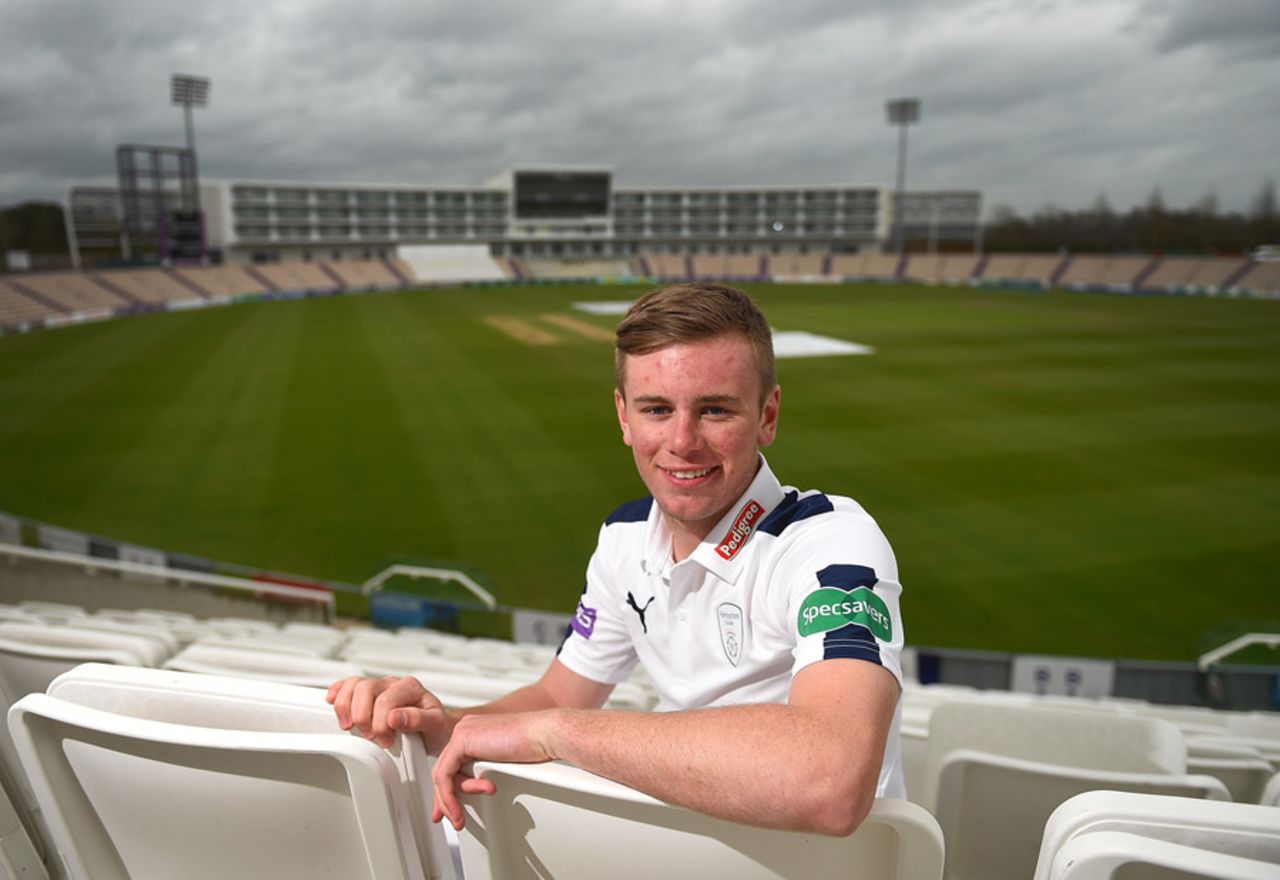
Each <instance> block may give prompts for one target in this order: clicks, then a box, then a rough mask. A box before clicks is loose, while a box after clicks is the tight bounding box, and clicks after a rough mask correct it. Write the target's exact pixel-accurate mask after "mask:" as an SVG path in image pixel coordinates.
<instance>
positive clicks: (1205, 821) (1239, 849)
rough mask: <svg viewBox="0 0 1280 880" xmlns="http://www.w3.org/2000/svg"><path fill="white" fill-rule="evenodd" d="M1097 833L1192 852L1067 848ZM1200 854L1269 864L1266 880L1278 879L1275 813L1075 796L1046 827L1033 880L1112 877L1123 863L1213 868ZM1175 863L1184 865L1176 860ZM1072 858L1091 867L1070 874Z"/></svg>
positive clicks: (1115, 795) (1098, 844) (1112, 845)
mask: <svg viewBox="0 0 1280 880" xmlns="http://www.w3.org/2000/svg"><path fill="white" fill-rule="evenodd" d="M1100 834H1125V835H1133V836H1135V837H1139V838H1143V839H1146V840H1150V841H1156V842H1160V843H1164V844H1166V845H1170V846H1171V845H1177V846H1179V847H1182V848H1185V849H1187V850H1190V852H1181V853H1177V852H1175V851H1173V850H1170V849H1167V848H1166V847H1153V848H1145V845H1141V844H1136V843H1135V842H1134V841H1095V842H1094V844H1093V845H1092V846H1090V847H1087V848H1082V849H1081V850H1073V849H1072V848H1071V844H1072V843H1074V842H1075V841H1077V840H1083V839H1084V838H1091V837H1093V836H1094V835H1100ZM1086 849H1087V852H1085V851H1084V850H1086ZM1197 852H1201V853H1211V854H1214V855H1222V856H1226V857H1229V858H1239V859H1243V860H1249V861H1253V862H1259V863H1262V864H1267V865H1270V874H1268V875H1264V876H1270V877H1276V876H1280V871H1277V867H1276V866H1278V865H1280V810H1277V809H1276V808H1274V807H1262V806H1257V805H1254V804H1232V803H1222V802H1217V801H1203V800H1192V799H1188V798H1179V797H1161V796H1157V795H1143V794H1133V793H1129V792H1117V791H1093V792H1088V793H1086V794H1081V795H1077V796H1076V797H1073V798H1071V799H1070V800H1068V801H1066V802H1065V803H1063V804H1062V805H1061V806H1060V807H1058V809H1056V810H1055V811H1054V812H1053V815H1051V816H1050V817H1049V820H1048V822H1046V823H1045V829H1044V836H1043V838H1042V840H1041V844H1040V856H1039V859H1038V861H1037V863H1036V872H1035V878H1034V880H1050V878H1059V877H1081V878H1082V877H1110V876H1111V873H1108V872H1110V871H1114V870H1115V869H1116V868H1117V867H1119V866H1121V865H1124V864H1128V863H1146V864H1148V865H1151V866H1152V868H1153V869H1155V868H1160V869H1161V870H1164V871H1173V870H1175V869H1180V870H1182V871H1188V872H1190V873H1194V871H1195V870H1197V869H1196V868H1193V867H1192V866H1193V865H1200V866H1201V867H1204V866H1211V865H1212V864H1213V860H1212V859H1209V860H1207V861H1205V860H1202V859H1201V858H1200V857H1199V856H1197V855H1195V853H1197ZM1178 858H1181V859H1183V860H1184V861H1181V862H1179V861H1177V860H1176V859H1178ZM1074 859H1081V860H1085V859H1087V860H1090V861H1091V862H1092V863H1093V866H1092V867H1090V868H1089V869H1088V870H1087V871H1085V870H1083V869H1080V868H1074V869H1073V868H1072V862H1073V860H1074ZM1245 867H1246V868H1250V866H1245ZM1069 869H1070V870H1069ZM1250 869H1251V868H1250ZM1151 873H1154V874H1158V873H1159V871H1155V870H1153V871H1152V872H1151ZM1204 873H1205V874H1206V876H1211V877H1218V876H1242V877H1246V876H1253V875H1251V874H1247V873H1246V874H1239V875H1237V874H1231V873H1219V872H1218V871H1217V870H1213V869H1210V870H1205V872H1204ZM1142 876H1148V875H1147V874H1143V875H1142Z"/></svg>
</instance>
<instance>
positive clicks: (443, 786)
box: [431, 748, 462, 831]
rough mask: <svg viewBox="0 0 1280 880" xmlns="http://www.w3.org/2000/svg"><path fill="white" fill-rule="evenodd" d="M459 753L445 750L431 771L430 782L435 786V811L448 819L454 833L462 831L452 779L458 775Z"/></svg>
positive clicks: (454, 750)
mask: <svg viewBox="0 0 1280 880" xmlns="http://www.w3.org/2000/svg"><path fill="white" fill-rule="evenodd" d="M459 751H460V750H458V749H452V750H451V749H450V748H446V749H445V753H442V754H441V755H440V758H439V759H438V760H437V761H436V766H435V768H434V769H433V770H432V771H431V781H432V782H433V783H434V785H435V802H436V805H435V810H436V812H439V813H441V814H443V815H444V816H446V817H448V819H449V822H450V824H452V825H453V829H454V830H455V831H459V830H461V829H462V806H461V805H460V804H459V803H458V798H457V794H456V793H455V791H454V777H455V776H457V775H459V773H458V770H459V766H460V765H461V763H462V762H461V760H460V759H459V757H458V756H459Z"/></svg>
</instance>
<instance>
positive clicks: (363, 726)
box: [351, 678, 386, 739]
mask: <svg viewBox="0 0 1280 880" xmlns="http://www.w3.org/2000/svg"><path fill="white" fill-rule="evenodd" d="M385 687H386V680H385V679H381V678H376V679H375V678H364V679H361V680H360V681H359V682H357V683H356V686H355V688H354V689H353V691H352V693H351V726H352V727H353V728H355V730H356V732H357V733H359V734H360V735H361V736H363V737H365V738H366V739H367V738H369V736H370V732H371V731H372V729H373V701H374V700H376V699H377V697H378V694H380V693H381V692H382V690H383V688H385Z"/></svg>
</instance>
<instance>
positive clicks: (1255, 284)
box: [1232, 262, 1280, 293]
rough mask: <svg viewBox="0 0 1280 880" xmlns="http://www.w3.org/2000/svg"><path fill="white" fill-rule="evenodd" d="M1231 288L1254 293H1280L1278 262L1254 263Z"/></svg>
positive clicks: (1279, 264) (1279, 266) (1279, 263)
mask: <svg viewBox="0 0 1280 880" xmlns="http://www.w3.org/2000/svg"><path fill="white" fill-rule="evenodd" d="M1232 287H1235V288H1242V289H1245V290H1252V291H1253V292H1254V293H1280V262H1269V263H1254V264H1253V267H1252V268H1251V269H1249V271H1248V272H1246V273H1245V274H1244V275H1242V276H1241V277H1240V279H1239V280H1238V281H1236V282H1235V283H1234V284H1233V285H1232Z"/></svg>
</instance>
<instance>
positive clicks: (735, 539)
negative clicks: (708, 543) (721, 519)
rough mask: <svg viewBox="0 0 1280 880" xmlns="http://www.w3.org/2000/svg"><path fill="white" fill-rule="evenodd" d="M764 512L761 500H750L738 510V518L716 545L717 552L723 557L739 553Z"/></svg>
mask: <svg viewBox="0 0 1280 880" xmlns="http://www.w3.org/2000/svg"><path fill="white" fill-rule="evenodd" d="M763 513H764V505H763V504H761V503H760V502H759V501H748V502H747V503H746V505H745V506H744V507H743V508H742V510H740V511H738V516H737V518H736V519H734V521H733V525H732V526H730V527H729V534H727V535H725V536H724V538H723V539H722V540H721V541H720V543H719V544H717V545H716V552H717V553H719V554H720V558H721V559H732V558H733V557H734V556H736V555H737V553H738V551H739V550H741V549H742V545H743V544H745V543H747V538H748V537H750V535H751V530H752V529H754V528H755V527H756V525H757V524H758V523H759V522H760V515H761V514H763Z"/></svg>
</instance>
